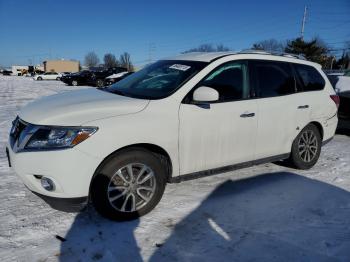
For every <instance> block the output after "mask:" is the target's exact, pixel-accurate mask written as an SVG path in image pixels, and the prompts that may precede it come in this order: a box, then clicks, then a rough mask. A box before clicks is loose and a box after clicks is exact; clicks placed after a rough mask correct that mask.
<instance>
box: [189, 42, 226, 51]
mask: <svg viewBox="0 0 350 262" xmlns="http://www.w3.org/2000/svg"><path fill="white" fill-rule="evenodd" d="M229 50H230V48H228V47H226V46H224V45H223V44H218V45H216V47H215V46H213V45H212V44H201V45H199V46H198V47H195V48H191V49H189V50H186V51H184V52H183V53H191V52H222V51H229Z"/></svg>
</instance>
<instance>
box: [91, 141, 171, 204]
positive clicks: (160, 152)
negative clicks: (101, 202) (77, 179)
mask: <svg viewBox="0 0 350 262" xmlns="http://www.w3.org/2000/svg"><path fill="white" fill-rule="evenodd" d="M132 149H143V150H147V151H149V152H151V153H153V154H156V155H157V156H158V157H159V158H160V160H161V162H162V164H163V165H165V167H166V170H167V181H169V180H170V178H171V176H172V171H173V166H172V161H171V158H170V156H169V154H168V152H167V151H166V150H165V149H164V148H162V147H160V146H158V145H155V144H148V143H138V144H132V145H128V146H124V147H121V148H119V149H117V150H115V151H113V152H112V153H110V154H109V155H108V156H107V157H105V158H104V159H103V160H102V162H101V163H100V164H99V165H98V167H97V168H96V170H95V172H94V174H93V176H92V178H91V181H90V186H89V198H90V192H91V186H92V184H93V181H94V179H95V178H96V176H97V175H98V174H100V172H101V170H102V169H103V167H104V165H105V164H106V163H107V162H108V161H109V160H110V159H111V158H112V157H113V156H114V155H115V154H117V153H119V152H121V151H125V150H132Z"/></svg>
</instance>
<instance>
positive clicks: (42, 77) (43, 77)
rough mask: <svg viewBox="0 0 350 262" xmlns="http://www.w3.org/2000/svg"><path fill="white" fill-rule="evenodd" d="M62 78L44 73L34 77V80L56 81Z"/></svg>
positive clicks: (54, 73) (51, 73) (56, 74)
mask: <svg viewBox="0 0 350 262" xmlns="http://www.w3.org/2000/svg"><path fill="white" fill-rule="evenodd" d="M61 77H62V75H61V74H60V73H56V72H46V73H44V74H40V75H35V76H34V77H33V79H34V80H58V79H60V78H61Z"/></svg>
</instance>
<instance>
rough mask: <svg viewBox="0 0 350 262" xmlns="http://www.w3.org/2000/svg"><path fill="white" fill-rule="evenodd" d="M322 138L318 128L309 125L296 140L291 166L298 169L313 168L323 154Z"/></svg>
mask: <svg viewBox="0 0 350 262" xmlns="http://www.w3.org/2000/svg"><path fill="white" fill-rule="evenodd" d="M321 145H322V138H321V134H320V131H319V130H318V128H317V127H316V126H315V125H313V124H309V125H307V126H306V127H305V128H304V129H303V130H301V132H300V133H299V135H298V136H297V137H296V138H295V140H294V142H293V145H292V152H291V155H290V159H289V160H290V162H291V164H292V165H293V166H294V167H296V168H298V169H310V168H311V167H313V166H314V165H315V164H316V162H317V160H318V158H319V156H320V153H321Z"/></svg>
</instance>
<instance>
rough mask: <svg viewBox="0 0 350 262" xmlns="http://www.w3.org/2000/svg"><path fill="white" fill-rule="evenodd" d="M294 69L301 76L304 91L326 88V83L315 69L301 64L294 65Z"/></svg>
mask: <svg viewBox="0 0 350 262" xmlns="http://www.w3.org/2000/svg"><path fill="white" fill-rule="evenodd" d="M294 67H295V70H296V72H297V74H298V76H299V79H300V82H301V90H302V91H316V90H322V89H323V88H324V86H325V84H326V83H325V81H324V79H323V77H322V76H321V74H320V73H319V72H318V71H317V70H316V69H315V68H314V67H312V66H308V65H301V64H294Z"/></svg>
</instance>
